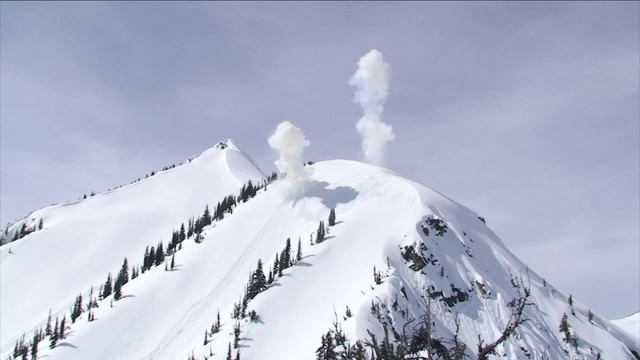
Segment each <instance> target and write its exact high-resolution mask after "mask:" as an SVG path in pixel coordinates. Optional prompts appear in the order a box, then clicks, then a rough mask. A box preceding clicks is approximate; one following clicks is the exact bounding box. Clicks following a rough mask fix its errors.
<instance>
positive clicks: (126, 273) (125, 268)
mask: <svg viewBox="0 0 640 360" xmlns="http://www.w3.org/2000/svg"><path fill="white" fill-rule="evenodd" d="M120 272H121V273H122V275H121V277H122V285H124V284H126V283H128V282H129V262H128V261H127V258H124V262H123V263H122V269H120Z"/></svg>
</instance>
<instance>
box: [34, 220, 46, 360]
mask: <svg viewBox="0 0 640 360" xmlns="http://www.w3.org/2000/svg"><path fill="white" fill-rule="evenodd" d="M43 227H44V221H43V220H42V218H40V221H39V222H38V230H42V228H43ZM34 359H35V358H34Z"/></svg>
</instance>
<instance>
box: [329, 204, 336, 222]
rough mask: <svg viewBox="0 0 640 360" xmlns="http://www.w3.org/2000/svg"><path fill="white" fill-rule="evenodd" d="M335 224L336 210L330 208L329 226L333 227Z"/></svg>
mask: <svg viewBox="0 0 640 360" xmlns="http://www.w3.org/2000/svg"><path fill="white" fill-rule="evenodd" d="M335 224H336V209H334V208H331V211H329V226H333V225H335Z"/></svg>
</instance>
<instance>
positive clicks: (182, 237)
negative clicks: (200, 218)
mask: <svg viewBox="0 0 640 360" xmlns="http://www.w3.org/2000/svg"><path fill="white" fill-rule="evenodd" d="M186 238H187V234H186V233H185V231H184V223H182V225H180V233H179V234H178V239H179V240H180V242H183V241H184V239H186Z"/></svg>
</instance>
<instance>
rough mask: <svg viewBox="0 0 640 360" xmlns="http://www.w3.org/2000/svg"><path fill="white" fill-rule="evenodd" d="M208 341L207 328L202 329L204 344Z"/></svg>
mask: <svg viewBox="0 0 640 360" xmlns="http://www.w3.org/2000/svg"><path fill="white" fill-rule="evenodd" d="M208 343H209V333H208V332H207V330H205V331H204V344H205V345H207V344H208Z"/></svg>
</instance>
